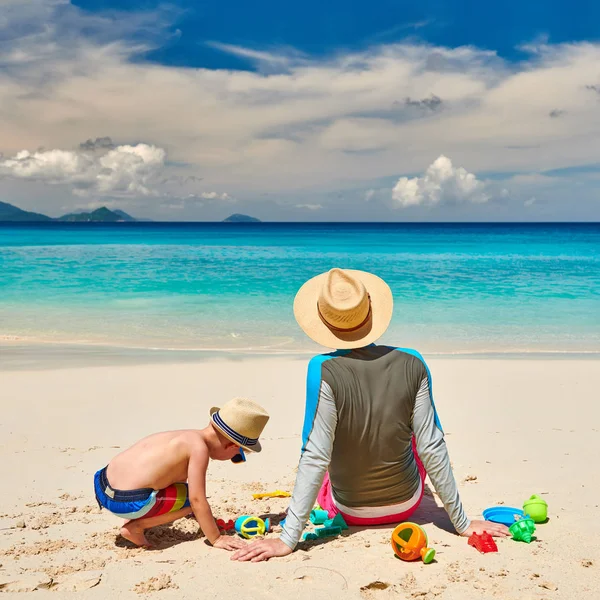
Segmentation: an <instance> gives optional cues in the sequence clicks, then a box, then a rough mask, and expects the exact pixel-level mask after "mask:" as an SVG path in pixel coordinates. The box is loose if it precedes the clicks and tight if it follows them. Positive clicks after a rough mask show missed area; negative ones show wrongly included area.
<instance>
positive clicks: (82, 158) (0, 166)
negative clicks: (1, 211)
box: [0, 144, 166, 197]
mask: <svg viewBox="0 0 600 600" xmlns="http://www.w3.org/2000/svg"><path fill="white" fill-rule="evenodd" d="M165 157H166V152H165V150H164V149H163V148H157V147H156V146H150V145H148V144H137V145H135V146H127V145H125V146H117V147H116V148H114V149H111V150H108V151H106V152H103V153H98V152H84V151H74V150H40V151H37V152H29V151H28V150H21V151H20V152H17V154H15V155H14V156H13V157H10V158H7V159H4V160H0V174H3V175H5V176H8V177H13V178H16V179H29V180H33V181H41V182H45V183H49V184H54V185H56V184H64V185H68V186H71V187H72V189H73V191H74V193H76V194H77V195H86V194H89V193H94V194H96V195H98V196H122V197H126V196H149V195H152V194H154V193H155V192H154V191H153V190H152V189H151V187H150V185H151V184H152V183H153V182H155V181H156V180H157V179H158V177H159V176H160V174H161V172H162V170H163V168H164V164H165Z"/></svg>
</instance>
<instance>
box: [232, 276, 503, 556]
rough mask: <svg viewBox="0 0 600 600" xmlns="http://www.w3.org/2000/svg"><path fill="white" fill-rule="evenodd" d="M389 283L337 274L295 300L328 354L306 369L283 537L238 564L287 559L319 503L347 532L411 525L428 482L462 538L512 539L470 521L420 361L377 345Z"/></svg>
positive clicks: (301, 319) (247, 551)
mask: <svg viewBox="0 0 600 600" xmlns="http://www.w3.org/2000/svg"><path fill="white" fill-rule="evenodd" d="M392 307H393V299H392V292H391V290H390V288H389V287H388V285H387V284H386V283H385V282H384V281H383V280H382V279H380V278H379V277H377V276H375V275H373V274H371V273H366V272H364V271H353V270H352V271H350V270H341V269H332V270H331V271H329V272H328V273H323V274H321V275H318V276H317V277H314V278H313V279H311V280H309V281H307V282H306V283H305V284H304V285H303V286H302V288H301V289H300V290H299V292H298V294H297V295H296V299H295V301H294V315H295V317H296V320H297V321H298V324H299V325H300V327H301V328H302V329H303V330H304V332H305V333H306V334H307V335H308V336H309V337H310V338H311V339H313V340H314V341H316V342H317V343H319V344H320V345H322V346H325V347H329V348H338V351H336V352H334V353H332V354H326V355H320V356H316V357H315V358H313V359H312V360H311V361H310V364H309V367H308V380H307V393H306V412H305V420H304V428H303V430H302V455H301V457H300V464H299V466H298V475H297V477H296V484H295V487H294V492H293V495H292V499H291V502H290V506H289V509H288V514H287V519H286V523H285V526H284V528H283V532H282V534H281V537H280V538H279V539H268V540H261V541H257V542H255V543H253V544H249V545H248V546H246V547H245V548H243V549H241V550H238V551H237V552H235V553H234V555H233V556H232V559H234V560H252V561H253V562H258V561H261V560H267V559H269V558H271V557H274V556H285V555H287V554H290V553H291V552H292V551H293V550H294V548H295V547H296V544H298V541H299V540H300V537H301V535H302V531H303V529H304V526H305V524H306V521H307V519H308V517H309V514H310V511H311V509H312V508H313V506H314V504H315V501H316V502H318V504H319V505H320V506H321V508H323V509H325V510H327V511H328V514H329V517H330V518H332V517H334V516H335V515H336V514H337V513H341V514H342V516H343V517H344V519H345V520H346V522H347V523H348V524H349V525H361V526H374V525H383V524H397V523H400V522H401V521H405V520H407V519H408V517H409V516H410V515H412V514H413V512H414V511H415V510H416V509H417V507H418V505H419V503H420V501H421V498H422V496H423V490H424V484H425V474H426V473H427V474H428V475H429V478H430V479H431V482H432V483H433V486H434V487H435V489H436V491H437V493H438V496H439V497H440V499H441V501H442V502H443V504H444V508H445V509H446V511H447V513H448V515H449V517H450V520H451V521H452V524H453V525H454V527H455V529H456V531H457V532H458V533H459V534H460V535H464V536H469V535H471V534H472V533H482V532H483V531H484V530H485V531H487V532H488V533H490V534H491V535H496V536H507V535H508V528H507V527H505V526H504V525H500V524H497V523H490V522H486V521H471V520H469V519H468V518H467V516H466V514H465V512H464V510H463V507H462V503H461V500H460V497H459V494H458V490H457V487H456V482H455V479H454V475H453V473H452V468H451V466H450V459H449V457H448V451H447V449H446V443H445V441H444V434H443V431H442V427H441V424H440V421H439V418H438V416H437V413H436V410H435V405H434V403H433V396H432V393H431V376H430V373H429V369H428V368H427V365H426V364H425V361H424V360H423V358H422V357H421V355H420V354H419V353H418V352H416V351H414V350H408V349H400V348H392V347H388V346H378V345H375V344H374V342H375V340H377V339H378V338H379V337H380V336H381V335H382V334H383V333H384V332H385V330H386V329H387V327H388V325H389V323H390V320H391V318H392Z"/></svg>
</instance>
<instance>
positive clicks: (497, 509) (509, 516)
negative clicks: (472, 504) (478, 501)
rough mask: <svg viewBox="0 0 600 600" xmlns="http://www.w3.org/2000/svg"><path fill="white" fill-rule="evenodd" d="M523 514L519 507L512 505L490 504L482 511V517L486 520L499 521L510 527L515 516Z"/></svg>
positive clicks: (521, 516) (522, 515)
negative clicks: (490, 505)
mask: <svg viewBox="0 0 600 600" xmlns="http://www.w3.org/2000/svg"><path fill="white" fill-rule="evenodd" d="M524 516H525V513H524V512H523V511H522V510H521V509H520V508H513V507H512V506H492V507H491V508H486V509H485V510H484V511H483V518H484V519H485V520H486V521H492V522H493V523H501V524H502V525H506V526H507V527H510V526H511V525H512V524H513V523H514V522H515V521H516V518H515V517H520V518H523V517H524Z"/></svg>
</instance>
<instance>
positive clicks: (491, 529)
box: [460, 521, 510, 537]
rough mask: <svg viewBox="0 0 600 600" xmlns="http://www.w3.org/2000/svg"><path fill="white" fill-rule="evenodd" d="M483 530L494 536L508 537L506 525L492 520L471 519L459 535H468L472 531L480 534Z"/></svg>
mask: <svg viewBox="0 0 600 600" xmlns="http://www.w3.org/2000/svg"><path fill="white" fill-rule="evenodd" d="M484 531H487V532H488V533H489V534H490V535H492V536H495V537H510V532H509V531H508V527H507V526H506V525H502V524H501V523H493V522H492V521H471V524H470V525H469V527H468V528H467V529H466V530H465V531H463V532H462V533H461V534H460V535H462V536H463V537H469V536H470V535H471V534H473V533H477V534H479V535H481V534H482V533H483V532H484Z"/></svg>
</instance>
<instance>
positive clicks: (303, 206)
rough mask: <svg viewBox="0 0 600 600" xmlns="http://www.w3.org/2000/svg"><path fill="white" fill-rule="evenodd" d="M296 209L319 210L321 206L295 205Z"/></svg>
mask: <svg viewBox="0 0 600 600" xmlns="http://www.w3.org/2000/svg"><path fill="white" fill-rule="evenodd" d="M296 208H303V209H305V210H321V209H322V208H323V205H322V204H296Z"/></svg>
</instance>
